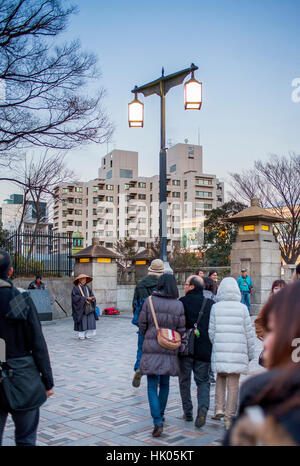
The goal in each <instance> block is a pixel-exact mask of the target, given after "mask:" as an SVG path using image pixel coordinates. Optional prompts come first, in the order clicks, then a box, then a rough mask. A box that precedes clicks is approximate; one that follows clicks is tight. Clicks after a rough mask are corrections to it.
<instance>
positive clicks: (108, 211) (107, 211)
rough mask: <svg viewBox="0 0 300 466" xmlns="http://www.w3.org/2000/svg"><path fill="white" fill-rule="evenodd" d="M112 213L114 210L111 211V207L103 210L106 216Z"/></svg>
mask: <svg viewBox="0 0 300 466" xmlns="http://www.w3.org/2000/svg"><path fill="white" fill-rule="evenodd" d="M113 211H114V209H112V208H111V207H107V208H106V210H105V212H106V213H107V214H112V213H113Z"/></svg>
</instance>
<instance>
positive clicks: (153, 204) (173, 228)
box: [54, 144, 224, 250]
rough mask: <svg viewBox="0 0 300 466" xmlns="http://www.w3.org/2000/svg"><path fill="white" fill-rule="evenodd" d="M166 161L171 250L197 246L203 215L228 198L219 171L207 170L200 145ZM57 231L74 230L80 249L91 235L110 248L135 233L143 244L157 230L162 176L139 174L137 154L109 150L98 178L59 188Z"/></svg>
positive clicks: (184, 147) (172, 153)
mask: <svg viewBox="0 0 300 466" xmlns="http://www.w3.org/2000/svg"><path fill="white" fill-rule="evenodd" d="M167 163H168V165H167V203H168V206H167V237H168V249H169V250H170V249H171V248H172V247H173V246H175V245H180V246H181V247H184V248H189V249H197V248H198V247H199V246H201V244H202V242H203V234H204V230H203V222H204V218H205V213H206V212H207V211H209V210H211V209H213V208H215V207H217V206H219V205H221V204H222V203H223V202H224V185H223V183H221V182H219V180H218V179H217V178H216V175H210V174H204V173H203V168H202V167H203V160H202V146H198V145H190V144H176V145H175V146H173V147H171V148H170V149H169V150H168V161H167ZM54 231H60V232H71V233H72V234H73V235H76V238H77V241H79V239H80V238H81V242H82V247H86V246H87V245H89V244H91V242H92V238H93V237H98V238H99V240H100V244H102V245H104V246H106V247H108V248H111V247H112V246H113V244H114V243H115V241H117V240H118V239H121V238H124V237H131V238H132V239H135V240H136V244H137V246H138V247H140V248H144V247H145V246H146V245H147V243H149V242H151V241H153V239H154V238H155V237H156V236H158V233H159V177H158V175H155V176H152V177H143V176H138V153H137V152H133V151H125V150H113V151H111V152H109V153H108V154H106V155H105V156H104V157H103V158H102V160H101V167H100V168H99V172H98V178H95V179H94V180H91V181H89V182H85V183H76V184H64V185H60V186H57V188H56V200H55V206H54ZM79 235H80V236H79Z"/></svg>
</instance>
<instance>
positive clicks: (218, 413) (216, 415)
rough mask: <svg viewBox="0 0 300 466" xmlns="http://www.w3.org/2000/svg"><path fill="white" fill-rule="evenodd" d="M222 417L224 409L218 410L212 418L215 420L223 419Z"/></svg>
mask: <svg viewBox="0 0 300 466" xmlns="http://www.w3.org/2000/svg"><path fill="white" fill-rule="evenodd" d="M222 417H224V413H223V411H217V412H216V413H215V414H214V415H213V416H212V417H211V418H212V419H214V420H215V421H221V419H222Z"/></svg>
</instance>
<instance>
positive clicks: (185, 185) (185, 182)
mask: <svg viewBox="0 0 300 466" xmlns="http://www.w3.org/2000/svg"><path fill="white" fill-rule="evenodd" d="M184 187H185V188H187V180H184Z"/></svg>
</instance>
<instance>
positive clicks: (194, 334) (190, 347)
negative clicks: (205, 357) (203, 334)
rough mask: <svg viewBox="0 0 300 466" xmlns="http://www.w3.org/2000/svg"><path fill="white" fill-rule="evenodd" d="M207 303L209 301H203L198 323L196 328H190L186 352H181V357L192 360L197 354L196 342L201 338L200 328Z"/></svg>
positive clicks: (195, 325)
mask: <svg viewBox="0 0 300 466" xmlns="http://www.w3.org/2000/svg"><path fill="white" fill-rule="evenodd" d="M206 302H207V299H206V298H204V299H203V301H202V305H201V309H200V312H199V315H198V319H197V322H196V323H195V324H194V328H189V329H187V331H186V333H187V344H186V346H185V347H184V350H183V351H181V352H180V356H189V357H191V358H192V357H193V356H194V354H195V341H196V338H200V332H199V329H198V326H199V324H200V320H201V317H202V316H203V313H204V308H205V304H206Z"/></svg>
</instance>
